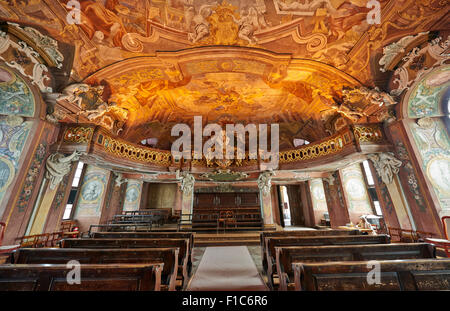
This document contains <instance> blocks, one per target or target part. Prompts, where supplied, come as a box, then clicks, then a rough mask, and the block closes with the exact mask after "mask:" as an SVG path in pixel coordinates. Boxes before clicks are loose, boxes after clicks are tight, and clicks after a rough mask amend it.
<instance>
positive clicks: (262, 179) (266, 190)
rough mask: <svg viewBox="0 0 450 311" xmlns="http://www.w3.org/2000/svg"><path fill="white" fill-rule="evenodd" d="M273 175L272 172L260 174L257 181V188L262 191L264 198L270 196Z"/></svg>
mask: <svg viewBox="0 0 450 311" xmlns="http://www.w3.org/2000/svg"><path fill="white" fill-rule="evenodd" d="M274 175H275V173H274V172H273V171H265V172H262V173H261V174H260V175H259V177H258V180H257V183H258V188H259V190H261V191H262V193H263V195H264V196H267V195H269V194H270V188H271V186H272V183H271V182H272V176H274Z"/></svg>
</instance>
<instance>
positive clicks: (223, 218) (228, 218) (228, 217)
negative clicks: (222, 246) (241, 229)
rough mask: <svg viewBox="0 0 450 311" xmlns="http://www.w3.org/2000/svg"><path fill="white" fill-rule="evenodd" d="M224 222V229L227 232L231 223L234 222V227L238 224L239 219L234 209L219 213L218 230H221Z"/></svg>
mask: <svg viewBox="0 0 450 311" xmlns="http://www.w3.org/2000/svg"><path fill="white" fill-rule="evenodd" d="M221 223H223V231H224V232H225V230H226V228H227V227H228V225H230V224H234V227H235V228H236V226H237V220H236V217H235V215H234V212H233V211H221V212H220V213H219V218H218V219H217V232H219V228H220V224H221Z"/></svg>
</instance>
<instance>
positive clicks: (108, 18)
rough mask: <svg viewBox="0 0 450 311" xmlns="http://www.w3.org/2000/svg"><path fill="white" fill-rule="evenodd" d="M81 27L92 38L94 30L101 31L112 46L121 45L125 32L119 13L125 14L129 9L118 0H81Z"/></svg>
mask: <svg viewBox="0 0 450 311" xmlns="http://www.w3.org/2000/svg"><path fill="white" fill-rule="evenodd" d="M80 4H81V21H82V22H81V25H80V26H81V28H82V29H83V30H84V31H85V32H86V33H87V34H88V36H89V38H91V39H92V38H93V37H94V34H95V32H96V31H101V32H102V33H103V34H104V35H105V37H107V40H108V42H109V43H110V44H111V45H112V46H122V43H121V40H122V37H123V36H124V35H125V34H126V33H127V31H126V30H125V26H124V24H123V22H122V19H121V18H120V17H119V16H118V14H119V13H122V14H127V13H128V12H129V9H128V8H127V7H125V6H123V5H121V4H120V3H119V1H118V0H106V1H105V4H104V5H103V4H102V3H101V2H100V1H92V0H85V1H83V0H81V1H80Z"/></svg>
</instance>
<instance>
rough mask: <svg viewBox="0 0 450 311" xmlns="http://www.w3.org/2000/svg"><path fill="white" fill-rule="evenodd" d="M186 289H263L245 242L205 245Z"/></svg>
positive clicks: (264, 288) (264, 287) (263, 285)
mask: <svg viewBox="0 0 450 311" xmlns="http://www.w3.org/2000/svg"><path fill="white" fill-rule="evenodd" d="M186 290H187V291H266V290H268V289H267V287H266V285H265V284H264V282H263V280H262V279H261V277H260V275H259V273H258V270H257V269H256V265H255V263H254V262H253V259H252V257H251V256H250V253H249V251H248V249H247V247H246V246H220V247H207V248H206V250H205V253H204V254H203V257H202V259H201V261H200V264H199V266H198V269H197V271H196V272H195V274H194V276H193V278H192V279H191V281H190V282H189V285H188V287H187V289H186Z"/></svg>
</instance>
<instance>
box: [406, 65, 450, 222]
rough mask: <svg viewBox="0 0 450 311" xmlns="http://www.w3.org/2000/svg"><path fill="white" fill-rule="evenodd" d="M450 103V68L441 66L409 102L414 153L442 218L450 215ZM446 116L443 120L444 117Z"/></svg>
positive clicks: (414, 92) (412, 94)
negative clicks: (449, 107) (449, 123)
mask: <svg viewBox="0 0 450 311" xmlns="http://www.w3.org/2000/svg"><path fill="white" fill-rule="evenodd" d="M449 102H450V66H448V65H447V66H442V67H439V68H437V69H435V70H433V71H432V72H430V73H429V74H427V75H425V77H424V78H423V79H422V80H421V81H420V82H419V83H417V85H415V86H414V87H413V89H412V91H411V94H410V96H409V99H408V103H407V104H408V106H407V113H408V117H409V118H413V119H416V118H422V119H416V120H414V122H413V120H411V122H409V123H408V125H409V127H408V128H409V130H410V132H411V133H412V137H413V141H414V142H413V143H415V146H414V147H415V148H414V149H415V153H416V155H417V158H418V159H417V160H418V162H419V164H420V167H421V169H422V172H423V174H424V175H425V178H426V179H427V186H428V188H430V190H431V192H434V195H435V197H433V196H432V199H433V200H434V201H435V204H437V205H439V207H438V208H437V210H438V211H439V213H440V216H443V215H450V138H449V134H448V129H447V128H446V125H445V123H444V119H447V122H448V116H444V115H445V111H444V106H447V109H448V106H449ZM441 116H443V117H441ZM436 198H437V199H436Z"/></svg>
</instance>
